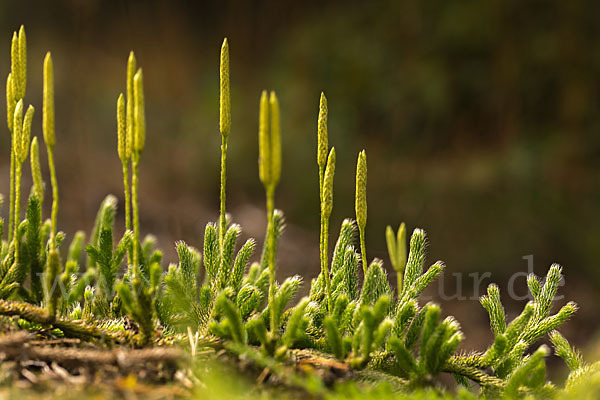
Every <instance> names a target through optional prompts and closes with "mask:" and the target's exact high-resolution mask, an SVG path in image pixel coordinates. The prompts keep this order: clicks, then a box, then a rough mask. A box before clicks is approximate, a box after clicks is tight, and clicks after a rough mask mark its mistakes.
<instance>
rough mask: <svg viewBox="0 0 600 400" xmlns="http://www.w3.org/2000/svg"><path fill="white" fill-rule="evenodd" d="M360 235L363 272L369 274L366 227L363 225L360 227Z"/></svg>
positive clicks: (365, 274)
mask: <svg viewBox="0 0 600 400" xmlns="http://www.w3.org/2000/svg"><path fill="white" fill-rule="evenodd" d="M358 231H359V236H360V256H361V259H362V265H363V273H364V276H367V248H366V246H365V229H364V228H363V227H361V226H359V227H358Z"/></svg>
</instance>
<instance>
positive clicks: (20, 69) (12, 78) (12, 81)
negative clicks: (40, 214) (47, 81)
mask: <svg viewBox="0 0 600 400" xmlns="http://www.w3.org/2000/svg"><path fill="white" fill-rule="evenodd" d="M10 56H11V72H10V73H9V75H8V78H7V80H6V109H7V115H6V116H7V122H8V129H9V130H10V132H11V135H12V137H14V126H13V125H14V115H15V108H16V105H17V102H18V101H19V100H21V99H23V98H24V97H25V89H26V86H27V39H26V36H25V27H24V26H22V25H21V28H20V29H19V33H17V32H13V37H12V41H11V46H10ZM16 164H17V160H16V153H15V147H14V143H13V144H12V148H11V155H10V215H9V222H8V241H9V242H10V241H11V240H12V237H13V233H14V227H15V226H16V225H18V224H19V221H18V220H15V207H16V204H17V203H16V198H15V197H16V196H15V195H16V188H15V185H16V172H17V171H16Z"/></svg>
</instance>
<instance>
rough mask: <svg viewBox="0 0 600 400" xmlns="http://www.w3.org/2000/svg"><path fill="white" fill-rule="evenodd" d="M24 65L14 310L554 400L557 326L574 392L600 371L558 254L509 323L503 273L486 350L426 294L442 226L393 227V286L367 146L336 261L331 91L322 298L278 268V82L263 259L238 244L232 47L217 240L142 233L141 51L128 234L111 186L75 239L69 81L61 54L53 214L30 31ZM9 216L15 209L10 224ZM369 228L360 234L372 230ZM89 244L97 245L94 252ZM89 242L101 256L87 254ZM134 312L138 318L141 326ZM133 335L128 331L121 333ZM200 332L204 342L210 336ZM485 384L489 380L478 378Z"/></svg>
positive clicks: (13, 76) (49, 320)
mask: <svg viewBox="0 0 600 400" xmlns="http://www.w3.org/2000/svg"><path fill="white" fill-rule="evenodd" d="M11 61H12V63H11V73H10V74H9V76H8V79H7V113H8V118H7V122H8V128H9V131H10V133H11V138H12V146H11V170H10V171H11V172H10V173H11V179H10V185H11V186H10V211H9V212H10V214H9V223H8V229H7V238H6V240H4V239H3V240H2V246H1V249H0V256H1V258H0V260H1V262H0V299H1V300H0V314H3V315H18V316H20V317H21V318H22V319H23V320H26V321H29V322H32V323H35V324H42V325H50V326H54V327H55V328H58V329H60V330H61V331H62V332H64V334H66V335H70V334H73V335H78V336H84V337H85V336H86V335H87V336H90V337H93V338H96V337H99V336H102V335H104V336H105V337H107V338H113V339H115V340H127V341H130V342H132V343H133V344H135V345H138V346H152V345H155V344H157V343H159V342H160V341H161V340H164V339H165V338H169V337H175V338H176V337H185V336H183V334H185V333H186V332H188V333H189V336H190V338H191V337H192V334H196V335H197V336H196V338H198V337H201V338H203V339H206V340H205V341H206V343H209V342H212V343H216V342H218V343H220V345H222V346H223V347H225V348H226V349H229V350H230V351H231V352H233V353H235V354H238V355H240V356H241V355H242V354H243V355H244V356H245V357H246V358H249V359H252V360H255V362H257V363H258V364H263V365H266V366H269V368H270V369H271V370H273V371H277V370H278V368H277V365H278V364H277V363H278V362H281V361H286V360H288V361H289V360H292V359H294V357H298V351H300V352H305V353H304V354H305V355H306V356H309V355H312V356H315V355H319V357H325V358H329V359H331V358H333V359H336V360H337V361H338V362H340V363H343V364H345V365H348V366H349V368H351V369H352V370H353V371H357V372H360V371H363V372H365V373H376V375H374V376H378V377H380V378H381V379H384V377H387V378H385V379H394V382H396V383H400V385H401V386H402V387H403V388H406V389H418V388H424V387H430V386H436V385H437V382H438V380H437V379H436V378H437V377H438V376H439V375H440V374H442V373H448V374H451V375H452V376H454V378H455V380H456V382H457V383H458V384H459V385H461V386H463V387H464V388H468V389H473V388H475V387H480V388H481V393H482V394H484V395H488V396H491V397H493V396H504V397H508V398H514V397H522V396H527V395H533V396H540V397H549V396H552V395H555V394H556V393H558V391H559V389H557V388H556V387H555V386H553V385H552V384H551V383H549V382H547V379H546V366H545V357H546V356H547V355H548V353H549V350H548V348H547V347H546V346H545V345H542V346H540V347H539V348H537V349H536V350H534V351H533V352H532V353H530V350H531V349H532V347H533V346H534V345H535V343H536V342H538V341H539V340H540V339H541V338H542V337H544V336H545V335H549V337H550V340H551V341H552V343H553V344H554V347H555V350H556V354H557V355H558V356H560V357H562V358H563V359H564V360H565V362H566V363H567V365H568V366H569V368H570V369H571V371H572V373H571V376H570V377H569V381H568V383H567V389H565V390H575V389H574V388H578V382H583V381H585V379H586V378H585V377H586V376H588V375H590V374H597V371H598V367H597V365H592V366H590V365H587V364H584V363H583V361H582V360H581V357H580V356H579V355H578V354H577V353H576V352H575V350H573V348H572V347H571V346H570V345H569V343H568V342H567V340H566V339H565V338H564V337H563V336H561V335H560V333H558V332H557V331H556V329H557V328H558V327H559V326H560V325H561V324H562V323H564V322H565V321H566V320H567V319H568V318H569V317H570V316H571V315H572V314H573V313H574V312H575V311H576V308H577V307H576V305H575V304H574V303H568V304H566V305H565V306H563V307H562V308H561V309H560V310H559V311H558V312H557V313H556V314H553V315H552V314H551V312H550V311H551V306H552V302H553V299H554V297H555V295H556V292H557V289H558V286H559V282H560V280H561V277H562V274H561V268H560V267H559V266H558V265H553V266H552V267H551V268H550V270H549V272H548V274H547V276H546V278H545V280H544V281H541V280H540V279H539V278H537V277H536V276H534V275H531V276H529V278H528V286H529V290H530V292H531V295H532V298H533V300H532V301H531V302H530V303H528V304H527V305H526V306H525V307H524V309H523V311H522V313H521V314H520V315H519V316H517V317H516V318H515V319H514V320H513V321H511V322H510V323H507V320H506V316H505V312H504V308H503V305H502V303H501V301H500V292H499V289H498V287H497V286H496V285H490V286H489V288H488V294H487V295H486V296H484V297H482V298H481V304H482V305H483V307H484V308H485V309H486V310H487V311H488V313H489V317H490V325H491V328H492V332H493V334H494V341H493V343H492V344H491V345H490V347H489V348H488V349H487V350H486V351H485V352H471V353H464V352H459V351H458V349H459V346H460V344H461V342H462V341H463V339H464V334H463V332H462V331H461V328H460V325H459V323H458V321H456V320H455V319H454V318H453V317H452V316H446V317H445V318H444V317H443V314H442V310H441V308H440V306H439V305H437V304H435V303H427V304H420V302H419V296H420V294H421V293H422V292H423V290H425V289H426V288H427V287H428V285H429V284H431V282H432V281H434V280H435V279H436V277H437V276H438V275H439V274H441V273H442V272H443V270H444V268H445V266H444V264H443V263H442V262H436V263H434V264H433V265H431V266H430V267H429V268H425V255H426V248H427V238H426V234H425V232H424V231H423V230H421V229H415V230H414V232H413V233H412V235H411V237H410V243H409V246H408V247H407V244H406V227H405V225H404V224H402V225H401V226H400V228H399V229H398V231H397V232H394V231H393V230H392V228H391V227H388V229H387V231H386V240H387V244H388V250H389V257H390V260H391V264H392V266H393V268H394V270H395V272H396V274H397V284H398V285H397V286H398V290H397V292H394V291H393V290H392V288H391V287H390V284H389V281H388V276H387V273H386V270H385V269H384V268H383V262H382V261H381V260H378V259H374V260H372V261H371V262H370V263H369V261H368V258H367V254H366V244H365V229H366V223H367V190H366V188H367V157H366V153H365V151H364V150H363V151H361V152H360V153H359V154H358V160H357V167H356V198H355V209H356V216H355V220H352V219H345V220H344V221H343V222H342V224H341V227H340V231H339V235H338V238H337V241H336V244H335V247H334V248H333V252H332V256H331V257H329V250H328V243H329V240H330V239H329V226H330V216H331V212H332V209H333V205H334V202H333V193H334V191H333V185H334V177H335V164H336V153H335V148H333V147H332V148H331V149H330V148H329V143H328V132H327V114H328V110H327V100H326V98H325V96H324V95H323V94H322V95H321V100H320V106H319V116H318V128H317V166H318V171H319V173H318V179H319V189H320V190H319V193H320V211H321V213H320V214H321V217H320V222H321V232H320V262H321V272H320V274H319V275H318V277H316V278H315V279H313V280H312V282H311V284H310V294H309V296H307V297H304V298H302V299H300V300H299V301H298V302H297V303H296V304H293V303H292V300H293V299H294V297H295V295H296V293H297V292H298V290H299V288H300V286H301V285H302V283H303V281H302V278H301V277H300V276H293V277H290V278H287V279H285V280H284V281H283V282H278V281H277V280H276V270H277V264H278V262H277V248H278V243H279V240H280V237H281V235H282V233H283V231H284V226H285V223H284V216H283V213H282V212H281V211H280V210H278V209H276V208H275V190H276V187H277V185H278V183H279V179H280V175H281V156H282V155H281V131H280V110H279V103H278V100H277V96H276V94H275V93H274V92H270V93H268V92H267V91H264V92H263V93H262V95H261V97H260V105H259V132H258V142H259V160H258V164H259V179H260V181H261V183H262V184H263V186H264V189H265V194H266V210H267V232H266V236H265V240H264V245H263V248H262V253H261V256H260V258H259V260H258V261H256V262H251V261H250V260H251V258H252V255H253V253H254V251H255V248H256V242H255V241H254V240H253V239H249V240H247V241H246V242H245V243H244V244H243V245H241V247H239V248H238V239H239V237H240V234H241V227H240V226H239V225H237V224H235V223H231V221H229V218H228V215H227V213H226V163H227V147H228V139H229V137H230V131H231V108H230V94H229V93H230V82H229V46H228V42H227V40H225V41H224V42H223V46H222V48H221V58H220V82H221V85H220V111H221V113H220V134H221V139H222V144H221V191H220V200H221V202H220V212H221V213H220V218H219V221H217V222H214V223H213V222H210V223H208V224H207V225H206V229H205V234H204V245H203V249H202V251H200V250H197V249H194V248H193V247H191V246H188V245H187V244H186V243H185V242H178V243H177V244H176V248H177V254H178V256H179V262H178V263H177V264H171V265H169V266H168V267H167V268H166V269H165V270H163V262H162V253H161V252H160V251H159V250H157V249H156V240H155V239H154V238H153V237H152V236H151V235H148V236H146V237H145V238H144V239H141V234H140V222H139V194H138V174H139V165H140V160H141V154H142V152H143V149H144V146H145V132H146V126H145V115H144V94H143V75H142V70H141V69H139V68H138V67H137V63H136V59H135V55H134V54H133V52H132V53H131V54H130V56H129V60H128V64H127V73H126V77H127V78H126V94H125V95H124V94H121V95H120V96H119V97H118V100H117V149H118V156H119V159H120V160H121V163H122V168H123V182H124V193H125V202H126V205H125V223H124V225H125V228H126V229H125V233H124V234H123V236H122V237H120V238H117V237H115V234H114V227H115V212H116V206H117V201H116V198H115V197H114V196H111V195H109V196H107V197H106V199H105V200H104V201H103V202H102V204H101V206H100V209H99V211H98V214H97V217H96V222H95V225H94V229H93V231H92V233H91V234H90V235H89V238H87V239H86V235H85V234H84V233H83V232H77V233H76V234H75V235H74V237H73V239H72V241H71V243H70V245H69V247H68V249H65V250H63V249H62V244H63V242H64V239H65V236H66V235H65V234H64V233H63V232H60V231H57V226H56V225H57V212H58V199H59V198H58V185H57V181H56V172H55V168H54V161H53V149H54V146H55V134H54V100H53V96H54V84H53V65H52V58H51V56H50V53H48V54H47V56H46V58H45V61H44V96H43V99H44V104H43V136H44V141H45V144H46V150H47V153H48V160H49V170H50V176H51V186H52V213H51V216H50V218H49V219H48V220H43V218H42V204H43V201H44V183H43V182H42V174H41V166H40V163H39V148H38V146H39V145H38V141H37V138H34V139H33V140H30V135H31V126H32V122H33V114H34V111H33V107H31V106H29V108H28V109H27V111H26V112H25V115H24V116H23V111H24V108H25V107H24V101H25V100H24V99H25V88H26V77H27V67H26V66H27V54H26V39H25V31H24V29H23V28H21V29H20V31H19V32H18V33H15V35H14V36H13V41H12V47H11ZM28 156H30V158H31V172H32V177H33V187H32V189H31V192H30V195H29V200H28V205H27V210H26V214H25V219H23V220H21V217H20V208H21V200H20V199H21V183H20V182H21V175H22V165H23V163H24V162H25V160H26V159H27V157H28ZM0 228H4V221H3V220H0ZM357 238H358V240H357ZM84 252H85V254H84ZM86 254H87V257H85V255H86ZM129 321H133V325H135V327H136V329H134V330H131V329H129V325H131V323H130V322H129ZM119 332H121V333H123V334H122V335H119ZM195 346H196V344H194V345H193V347H194V348H195ZM474 384H475V385H474Z"/></svg>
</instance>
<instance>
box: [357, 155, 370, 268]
mask: <svg viewBox="0 0 600 400" xmlns="http://www.w3.org/2000/svg"><path fill="white" fill-rule="evenodd" d="M355 209H356V224H357V225H358V230H359V235H360V250H361V251H360V252H361V257H362V263H363V272H365V273H366V271H367V255H366V246H365V227H366V225H367V154H366V153H365V151H364V150H363V151H361V152H360V153H359V154H358V161H357V162H356V199H355Z"/></svg>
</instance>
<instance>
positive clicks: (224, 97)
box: [219, 38, 231, 263]
mask: <svg viewBox="0 0 600 400" xmlns="http://www.w3.org/2000/svg"><path fill="white" fill-rule="evenodd" d="M219 80H220V84H221V86H220V96H219V130H220V131H221V193H220V199H221V207H220V212H221V216H220V221H219V252H220V254H221V262H222V263H224V262H225V260H224V257H223V242H224V240H225V229H226V228H227V217H226V210H225V196H226V191H225V188H226V184H227V139H228V138H229V131H230V130H231V99H230V90H229V44H228V43H227V38H225V39H224V40H223V45H222V46H221V58H220V66H219Z"/></svg>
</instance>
